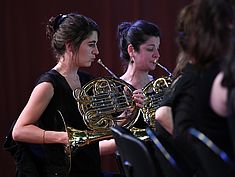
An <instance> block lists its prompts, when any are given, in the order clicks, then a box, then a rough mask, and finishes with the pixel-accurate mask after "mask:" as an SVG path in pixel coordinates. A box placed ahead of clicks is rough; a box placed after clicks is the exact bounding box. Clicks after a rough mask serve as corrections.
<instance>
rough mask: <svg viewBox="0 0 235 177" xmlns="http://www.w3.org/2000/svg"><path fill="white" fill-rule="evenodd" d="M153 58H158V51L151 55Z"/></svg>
mask: <svg viewBox="0 0 235 177" xmlns="http://www.w3.org/2000/svg"><path fill="white" fill-rule="evenodd" d="M153 58H157V59H158V58H160V53H159V50H158V49H157V50H156V52H154V53H153Z"/></svg>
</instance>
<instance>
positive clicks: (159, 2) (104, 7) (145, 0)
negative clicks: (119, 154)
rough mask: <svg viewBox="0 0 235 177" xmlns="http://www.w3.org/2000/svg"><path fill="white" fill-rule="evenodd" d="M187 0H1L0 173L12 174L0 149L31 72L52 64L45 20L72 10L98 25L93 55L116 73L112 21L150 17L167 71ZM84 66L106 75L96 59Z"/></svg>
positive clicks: (25, 93) (30, 86) (31, 80)
mask: <svg viewBox="0 0 235 177" xmlns="http://www.w3.org/2000/svg"><path fill="white" fill-rule="evenodd" d="M189 2H190V0H69V1H68V0H38V1H32V0H23V1H17V0H15V1H14V0H2V1H1V6H0V24H1V25H0V32H1V43H0V82H1V86H0V94H1V97H0V103H1V104H0V105H1V106H0V118H1V123H0V140H1V148H0V176H2V177H12V176H13V175H14V172H15V165H14V161H13V159H12V157H11V156H10V154H9V153H7V152H5V151H4V150H3V149H2V145H3V142H4V139H5V135H6V134H7V132H8V130H9V128H10V125H11V123H12V122H13V120H15V119H16V118H17V117H18V115H19V113H20V112H21V110H22V109H23V107H24V105H25V104H26V102H27V100H28V98H29V96H30V93H31V91H32V89H33V87H34V84H35V80H36V79H37V77H38V76H39V75H40V74H41V73H43V72H45V71H47V70H48V69H50V68H52V67H53V66H54V64H55V59H54V58H53V56H52V55H51V49H50V45H49V41H48V40H47V38H46V36H45V24H46V23H47V20H48V19H49V18H50V17H51V16H53V15H57V14H59V13H69V12H78V13H80V14H83V15H86V16H89V17H91V18H93V19H94V20H95V21H96V22H97V23H98V24H99V26H100V29H101V35H100V39H99V42H98V47H99V51H100V54H99V56H98V58H101V59H102V60H103V62H104V63H105V65H107V67H109V68H110V69H111V70H112V71H113V72H114V73H115V74H116V75H118V76H120V75H121V74H122V73H123V71H122V68H121V64H120V60H119V53H118V47H117V40H116V30H117V25H118V24H119V23H121V22H123V21H134V20H136V19H144V20H149V21H152V22H154V23H156V24H157V25H158V26H159V27H160V29H161V34H162V38H161V46H160V54H161V58H160V62H161V63H162V64H163V65H165V66H166V67H167V68H168V69H169V70H170V71H172V69H173V68H174V66H175V59H176V55H177V47H176V44H175V37H176V32H175V23H176V17H177V14H178V13H179V11H180V9H181V8H182V7H183V6H185V5H186V4H188V3H189ZM88 71H89V72H91V73H92V74H93V75H95V76H105V75H109V74H108V73H107V71H106V70H104V69H103V68H102V67H101V66H100V65H99V64H97V63H94V64H93V66H92V67H91V68H89V69H88ZM152 74H153V75H155V76H156V77H158V76H161V75H164V74H166V73H165V72H163V71H162V70H161V69H160V68H157V69H156V70H155V71H154V72H153V73H152ZM105 159H106V160H105ZM107 159H108V158H105V157H104V158H103V168H104V169H106V168H107V169H109V167H110V168H111V169H112V168H115V167H113V164H112V163H110V162H109V160H107ZM110 164H111V165H110Z"/></svg>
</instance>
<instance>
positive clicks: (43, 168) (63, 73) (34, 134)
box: [12, 13, 143, 177]
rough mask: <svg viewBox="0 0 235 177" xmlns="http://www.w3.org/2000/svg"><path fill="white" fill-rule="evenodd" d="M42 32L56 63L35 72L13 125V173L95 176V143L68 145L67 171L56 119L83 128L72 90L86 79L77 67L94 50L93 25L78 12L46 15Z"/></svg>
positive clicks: (96, 33)
mask: <svg viewBox="0 0 235 177" xmlns="http://www.w3.org/2000/svg"><path fill="white" fill-rule="evenodd" d="M47 35H48V37H49V39H50V40H51V47H52V49H53V51H54V54H55V57H56V58H57V59H58V61H57V64H56V65H55V66H54V67H53V68H52V69H51V70H49V71H48V72H46V73H44V74H43V75H41V77H40V78H39V80H38V82H37V84H36V86H35V88H34V89H33V91H32V94H31V96H30V98H29V100H28V103H27V104H26V106H25V108H24V109H23V111H22V112H21V114H20V116H19V118H18V119H17V121H16V123H15V126H14V128H13V132H12V137H13V139H14V140H15V141H17V142H18V146H20V147H21V154H20V155H18V156H17V157H16V158H17V176H18V177H21V176H24V177H36V176H37V177H52V176H60V177H62V176H63V177H64V176H70V177H74V176H80V177H85V176H86V177H101V176H103V175H102V173H101V168H100V154H99V143H98V142H96V143H92V144H89V145H86V146H84V147H82V148H75V149H73V151H72V152H71V169H70V171H69V172H68V168H69V165H70V163H69V162H68V159H67V156H66V154H65V151H64V145H67V144H68V142H69V138H68V134H67V132H66V131H65V130H64V129H63V128H64V127H63V123H61V122H60V121H61V119H59V118H58V116H60V115H59V113H58V111H60V113H61V114H62V115H63V117H64V120H65V123H66V125H69V126H72V127H74V128H76V129H78V130H86V129H87V127H86V125H85V124H84V122H83V119H82V116H81V114H80V112H79V110H78V108H77V102H76V100H75V98H74V97H73V90H74V89H76V88H81V87H82V86H83V85H84V84H85V83H87V82H88V81H90V80H91V79H92V76H90V75H89V74H87V73H84V72H81V71H80V67H90V66H91V63H92V62H93V61H94V60H95V59H96V56H97V55H98V54H99V51H98V48H97V42H98V37H99V29H98V26H97V24H96V23H95V22H94V21H93V20H92V19H90V18H87V17H85V16H83V15H80V14H74V13H70V14H67V15H58V16H56V17H51V18H50V20H49V23H48V25H47ZM133 99H134V100H135V101H136V105H137V106H140V107H141V106H142V103H143V95H141V94H139V91H138V90H137V91H134V92H133ZM22 149H23V151H22ZM66 164H68V165H66Z"/></svg>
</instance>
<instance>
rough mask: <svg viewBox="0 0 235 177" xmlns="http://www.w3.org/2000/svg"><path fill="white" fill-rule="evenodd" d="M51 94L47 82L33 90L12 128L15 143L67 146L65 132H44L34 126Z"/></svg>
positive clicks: (49, 85) (51, 87)
mask: <svg viewBox="0 0 235 177" xmlns="http://www.w3.org/2000/svg"><path fill="white" fill-rule="evenodd" d="M53 94H54V89H53V86H52V85H51V84H50V83H47V82H43V83H41V84H39V85H37V86H36V87H35V88H34V90H33V92H32V94H31V96H30V98H29V100H28V103H27V104H26V106H25V108H24V109H23V111H22V112H21V114H20V116H19V118H18V120H17V121H16V124H15V126H14V128H13V132H12V137H13V139H14V140H15V141H22V142H27V143H35V144H43V143H63V144H67V142H68V135H67V133H66V132H56V131H44V130H43V129H41V128H39V127H37V126H36V125H35V123H36V122H37V121H38V119H39V118H40V116H41V115H42V113H43V111H44V110H45V109H46V107H47V106H48V104H49V102H50V100H51V98H52V96H53Z"/></svg>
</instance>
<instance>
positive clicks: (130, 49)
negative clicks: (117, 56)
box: [127, 44, 135, 57]
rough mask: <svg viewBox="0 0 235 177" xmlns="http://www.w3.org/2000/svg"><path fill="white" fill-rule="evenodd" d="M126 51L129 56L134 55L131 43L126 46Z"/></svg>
mask: <svg viewBox="0 0 235 177" xmlns="http://www.w3.org/2000/svg"><path fill="white" fill-rule="evenodd" d="M127 52H128V53H129V55H130V57H133V56H134V52H135V49H134V47H133V45H132V44H129V45H128V46H127Z"/></svg>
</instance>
